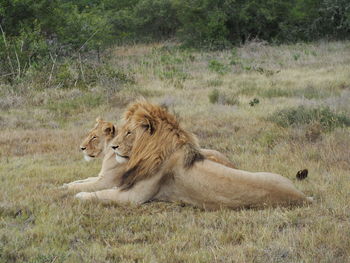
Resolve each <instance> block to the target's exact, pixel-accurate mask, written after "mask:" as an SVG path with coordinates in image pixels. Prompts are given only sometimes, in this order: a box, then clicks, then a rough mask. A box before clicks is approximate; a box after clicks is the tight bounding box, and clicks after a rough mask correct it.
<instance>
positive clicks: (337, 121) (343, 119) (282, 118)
mask: <svg viewBox="0 0 350 263" xmlns="http://www.w3.org/2000/svg"><path fill="white" fill-rule="evenodd" d="M270 120H271V121H273V122H275V123H277V124H278V125H280V126H282V127H289V126H298V125H303V124H312V123H319V124H320V125H321V127H322V129H323V130H325V131H331V130H333V129H334V128H336V127H343V126H344V127H348V126H350V118H349V117H348V116H347V115H346V114H344V113H336V112H333V111H332V110H331V109H330V108H329V107H316V108H306V107H304V106H299V107H297V108H287V109H282V110H279V111H276V112H275V113H273V114H272V116H271V117H270Z"/></svg>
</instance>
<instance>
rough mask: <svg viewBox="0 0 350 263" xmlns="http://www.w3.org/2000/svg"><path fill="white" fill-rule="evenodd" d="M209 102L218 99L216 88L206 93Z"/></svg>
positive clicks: (214, 101) (215, 101)
mask: <svg viewBox="0 0 350 263" xmlns="http://www.w3.org/2000/svg"><path fill="white" fill-rule="evenodd" d="M208 98H209V101H210V103H212V104H214V103H217V102H218V101H219V91H218V90H217V89H213V90H212V91H211V92H210V93H209V95H208Z"/></svg>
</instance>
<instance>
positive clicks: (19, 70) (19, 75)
mask: <svg viewBox="0 0 350 263" xmlns="http://www.w3.org/2000/svg"><path fill="white" fill-rule="evenodd" d="M13 49H14V50H15V55H16V59H17V65H18V78H20V77H21V62H20V61H19V58H18V55H17V51H16V46H14V48H13Z"/></svg>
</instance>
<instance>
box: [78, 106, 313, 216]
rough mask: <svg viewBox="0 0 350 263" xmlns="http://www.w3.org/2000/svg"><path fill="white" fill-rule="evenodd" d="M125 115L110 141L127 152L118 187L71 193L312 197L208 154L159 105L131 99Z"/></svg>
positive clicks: (206, 198) (222, 201)
mask: <svg viewBox="0 0 350 263" xmlns="http://www.w3.org/2000/svg"><path fill="white" fill-rule="evenodd" d="M125 119H126V122H125V124H124V125H123V126H122V127H121V128H120V129H119V130H118V135H117V136H116V137H115V138H114V139H113V140H112V142H111V147H112V148H113V150H114V151H115V153H116V155H117V156H119V157H122V158H128V161H127V162H126V163H124V164H125V165H126V167H125V171H124V172H123V174H122V175H121V177H120V181H119V184H118V187H117V188H115V189H108V190H102V191H97V192H94V193H86V192H82V193H78V194H77V195H76V197H77V198H79V199H82V200H88V199H95V198H96V199H100V200H105V201H116V202H118V203H129V202H131V203H136V204H142V203H144V202H147V201H150V200H163V201H180V202H185V203H188V204H192V205H195V206H198V207H201V208H205V209H210V210H215V209H220V208H221V207H229V208H234V209H235V208H242V207H265V206H275V205H283V206H287V205H300V204H303V203H309V202H312V198H309V197H306V196H305V195H304V194H303V193H302V192H300V191H299V190H297V189H296V188H295V187H294V185H293V183H292V182H291V181H290V180H288V179H287V178H284V177H282V176H281V175H278V174H272V173H252V172H246V171H242V170H236V169H232V168H229V167H226V166H224V165H222V164H219V163H216V162H213V161H211V160H208V159H207V158H205V156H204V155H203V154H201V152H200V148H199V146H198V142H197V139H196V137H195V136H194V135H193V134H192V133H190V132H188V131H186V130H184V129H183V128H181V127H180V125H179V123H178V121H177V120H176V118H175V117H174V116H173V115H171V114H169V113H168V112H167V111H165V110H164V109H162V108H161V107H159V106H156V105H153V104H151V103H148V102H146V101H141V102H137V103H135V104H134V105H131V106H130V107H129V108H128V110H127V112H126V114H125ZM119 157H118V158H116V159H117V161H119V160H120V159H119Z"/></svg>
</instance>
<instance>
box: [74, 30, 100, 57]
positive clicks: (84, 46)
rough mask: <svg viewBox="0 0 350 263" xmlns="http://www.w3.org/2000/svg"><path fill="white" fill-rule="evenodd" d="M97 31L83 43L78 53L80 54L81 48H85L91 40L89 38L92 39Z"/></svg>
mask: <svg viewBox="0 0 350 263" xmlns="http://www.w3.org/2000/svg"><path fill="white" fill-rule="evenodd" d="M98 31H99V29H97V30H96V31H95V33H93V34H92V35H91V36H90V37H89V38H88V39H87V40H86V41H85V42H84V44H83V45H82V46H81V47H80V48H79V49H78V51H77V52H78V53H79V52H80V50H81V49H82V48H83V47H85V45H86V44H87V42H88V41H89V40H90V39H91V38H93V37H94V35H96V33H97V32H98Z"/></svg>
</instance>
